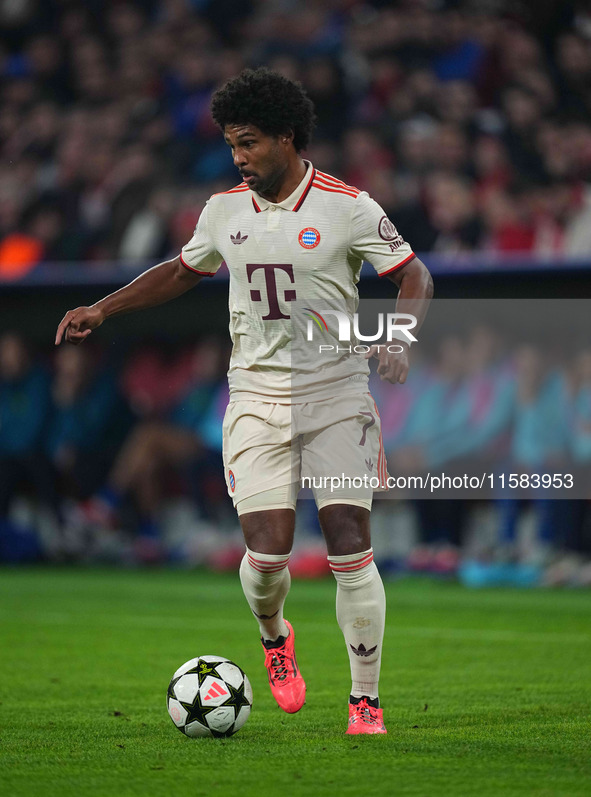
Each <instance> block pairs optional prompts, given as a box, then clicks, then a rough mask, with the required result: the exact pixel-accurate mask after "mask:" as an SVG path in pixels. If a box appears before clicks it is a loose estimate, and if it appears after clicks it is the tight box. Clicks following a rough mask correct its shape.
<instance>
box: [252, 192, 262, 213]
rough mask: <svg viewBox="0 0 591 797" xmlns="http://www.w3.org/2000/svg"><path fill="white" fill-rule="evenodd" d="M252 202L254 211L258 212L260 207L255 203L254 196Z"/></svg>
mask: <svg viewBox="0 0 591 797" xmlns="http://www.w3.org/2000/svg"><path fill="white" fill-rule="evenodd" d="M252 204H253V205H254V209H255V211H256V213H260V212H261V209H260V207H259V206H258V205H257V203H256V199H255V198H254V196H253V197H252Z"/></svg>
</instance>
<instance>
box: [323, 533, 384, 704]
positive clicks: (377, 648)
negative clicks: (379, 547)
mask: <svg viewBox="0 0 591 797" xmlns="http://www.w3.org/2000/svg"><path fill="white" fill-rule="evenodd" d="M328 563H329V565H330V569H331V570H332V572H333V574H334V577H335V578H336V580H337V621H338V623H339V626H340V629H341V631H342V632H343V635H344V637H345V644H346V645H347V653H348V654H349V661H350V663H351V678H352V681H353V684H352V687H351V694H352V695H353V697H361V696H362V695H367V696H368V697H372V698H375V697H378V681H379V678H380V662H381V658H382V642H383V639H384V624H385V620H386V596H385V593H384V585H383V584H382V579H381V578H380V574H379V572H378V569H377V567H376V565H375V563H374V561H373V551H372V549H371V548H370V549H369V550H368V551H362V552H361V553H354V554H349V555H347V556H329V557H328Z"/></svg>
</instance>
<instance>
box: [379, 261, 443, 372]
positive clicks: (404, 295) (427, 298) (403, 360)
mask: <svg viewBox="0 0 591 797" xmlns="http://www.w3.org/2000/svg"><path fill="white" fill-rule="evenodd" d="M388 279H390V280H392V282H394V283H395V284H396V285H397V286H398V299H397V301H396V311H397V312H398V313H410V314H411V315H414V317H415V318H416V319H417V325H416V327H413V334H415V333H416V332H418V330H419V329H420V328H421V324H422V323H423V321H424V319H425V316H426V315H427V310H428V309H429V303H430V302H431V299H432V297H433V279H432V277H431V274H430V272H429V270H428V268H427V267H426V266H425V264H424V263H422V262H421V261H420V260H419V258H418V257H415V258H414V260H412V261H411V262H410V263H409V264H408V265H407V266H405V267H404V268H403V269H401V271H400V272H394V273H393V274H391V275H390V274H389V275H388ZM396 342H397V343H399V344H400V345H401V346H402V349H403V350H402V352H399V353H391V352H388V351H387V349H386V348H385V347H384V348H380V347H378V346H372V347H371V349H370V351H369V352H368V354H367V355H366V358H367V359H369V358H370V357H376V359H377V360H378V362H379V365H378V368H377V372H378V374H379V377H380V379H382V380H387V381H388V382H392V383H393V384H396V383H397V382H399V383H400V384H403V383H404V382H406V377H407V376H408V369H409V362H408V345H407V344H405V343H404V341H396Z"/></svg>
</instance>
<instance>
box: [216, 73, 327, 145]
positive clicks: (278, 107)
mask: <svg viewBox="0 0 591 797" xmlns="http://www.w3.org/2000/svg"><path fill="white" fill-rule="evenodd" d="M211 113H212V116H213V118H214V121H215V123H216V124H217V125H218V126H219V127H220V128H221V129H222V130H223V129H224V128H225V126H226V125H240V124H250V125H254V126H255V127H258V128H259V130H261V131H262V132H263V133H265V134H266V135H270V136H278V135H281V133H286V132H288V131H293V145H294V147H295V150H296V152H301V151H302V150H303V149H306V147H307V146H308V144H309V143H310V139H311V137H312V130H313V129H314V123H315V121H316V115H315V113H314V105H313V104H312V100H311V99H310V98H309V97H308V95H307V94H306V92H305V91H304V88H303V87H302V85H301V84H300V83H296V82H294V81H293V80H288V78H286V77H283V75H280V74H279V73H278V72H274V71H273V70H271V69H267V67H260V68H259V69H244V70H243V71H242V72H241V73H240V74H239V75H238V77H235V78H232V79H231V80H229V81H228V82H227V83H226V84H225V85H224V86H222V88H221V89H219V90H218V91H216V92H215V94H214V95H213V97H212V100H211Z"/></svg>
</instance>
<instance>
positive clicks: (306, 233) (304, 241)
mask: <svg viewBox="0 0 591 797" xmlns="http://www.w3.org/2000/svg"><path fill="white" fill-rule="evenodd" d="M298 242H299V244H300V246H303V247H304V249H314V248H315V247H316V246H318V244H319V243H320V233H319V232H318V230H315V229H314V227H306V228H305V229H303V230H302V231H301V232H300V234H299V235H298Z"/></svg>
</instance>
